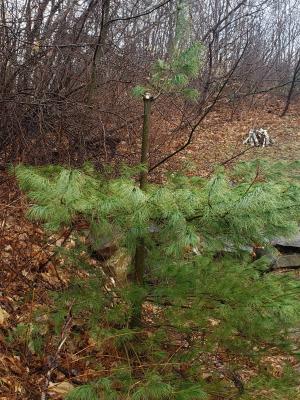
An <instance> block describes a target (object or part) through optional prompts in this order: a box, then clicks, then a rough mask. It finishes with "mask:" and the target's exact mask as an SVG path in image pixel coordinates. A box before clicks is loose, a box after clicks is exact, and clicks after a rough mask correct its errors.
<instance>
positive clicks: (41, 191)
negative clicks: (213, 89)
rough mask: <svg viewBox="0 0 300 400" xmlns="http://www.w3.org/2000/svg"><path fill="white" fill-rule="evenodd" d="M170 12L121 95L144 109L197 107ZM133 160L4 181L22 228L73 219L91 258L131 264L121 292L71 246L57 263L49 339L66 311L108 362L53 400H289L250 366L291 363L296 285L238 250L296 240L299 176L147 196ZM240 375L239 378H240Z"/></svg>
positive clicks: (227, 177)
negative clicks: (185, 103)
mask: <svg viewBox="0 0 300 400" xmlns="http://www.w3.org/2000/svg"><path fill="white" fill-rule="evenodd" d="M179 3H180V5H181V6H180V9H179V10H178V21H179V24H178V29H177V33H176V37H175V41H174V46H173V53H172V56H171V57H170V59H169V60H167V61H165V60H159V61H158V62H157V63H156V64H155V65H154V67H153V70H152V74H151V78H150V80H149V82H148V85H147V86H145V87H143V86H138V87H137V88H135V90H134V92H135V94H136V95H138V96H144V101H145V100H146V101H148V100H150V98H148V97H147V95H146V93H148V92H149V91H150V92H151V96H154V98H155V97H157V96H159V95H160V94H161V93H163V92H168V93H181V94H182V95H184V96H188V97H189V98H190V99H195V98H197V95H198V93H197V92H196V91H195V90H194V89H192V88H190V82H191V81H192V80H193V78H194V77H195V76H196V75H197V73H198V71H199V68H200V66H201V51H202V47H201V45H200V44H199V43H196V44H195V43H194V44H191V45H190V46H189V47H185V46H184V44H183V36H182V29H181V28H180V25H182V24H184V23H183V21H184V20H185V18H186V15H187V13H186V10H185V8H184V7H183V4H182V3H183V2H179ZM184 40H185V41H186V38H184ZM151 101H152V100H151ZM145 114H146V112H145ZM148 122H149V120H147V121H146V123H148ZM144 145H146V149H147V146H148V143H144ZM146 153H147V152H146V151H145V153H144V155H145V157H142V164H143V165H142V166H141V167H137V168H134V169H129V168H128V169H126V170H125V171H124V172H123V173H122V174H120V176H119V177H117V178H114V179H111V178H107V177H106V176H105V175H104V174H100V173H98V172H97V171H95V170H94V169H93V167H92V166H90V165H85V166H84V167H83V168H81V169H71V168H65V167H63V166H46V167H38V168H33V167H25V166H21V165H20V166H17V167H16V169H15V173H16V176H17V179H18V181H19V183H20V186H21V188H22V189H23V190H24V191H26V192H27V193H28V197H29V198H30V199H31V201H32V203H33V205H32V206H31V209H30V211H29V217H30V218H33V219H35V220H39V221H43V222H44V223H45V227H46V229H48V230H50V231H56V230H59V229H60V228H62V227H64V226H68V227H69V226H71V225H72V227H73V229H74V227H75V226H76V220H77V219H78V218H80V219H84V220H85V221H86V224H87V226H88V227H89V231H90V237H92V238H93V243H94V245H95V246H97V244H98V243H101V242H103V241H104V240H105V238H107V237H115V238H117V241H118V246H119V248H120V249H122V251H123V252H124V253H125V254H126V256H128V259H131V260H132V261H131V263H130V265H128V271H127V280H126V281H125V282H122V284H120V282H118V281H116V282H115V285H111V280H109V277H108V276H107V274H106V271H105V266H104V265H102V268H95V267H94V266H91V265H90V264H89V262H88V258H87V253H88V251H89V249H88V248H84V247H83V245H82V243H80V241H78V245H77V247H76V248H75V249H71V250H68V251H67V250H66V251H65V252H64V254H61V256H62V257H63V258H64V260H65V266H66V268H68V269H69V271H70V272H72V275H73V279H72V280H71V281H70V282H69V285H68V287H67V288H66V289H65V290H64V291H63V292H54V293H53V309H52V312H51V316H52V320H53V325H54V327H55V332H56V333H57V334H58V333H59V331H60V329H61V328H62V326H63V321H64V318H65V316H66V315H67V313H68V310H69V306H70V302H71V303H72V304H73V308H72V314H73V317H74V319H75V320H77V321H78V323H79V321H80V326H81V329H84V331H85V332H86V335H87V336H88V337H89V338H90V339H91V340H93V342H94V343H95V345H96V346H97V347H98V349H99V352H100V353H101V352H103V353H104V352H105V351H106V349H107V348H109V349H110V350H109V351H110V352H111V351H112V349H115V352H116V353H117V354H118V355H121V356H119V357H118V358H117V359H116V360H115V362H114V366H113V367H111V369H110V370H107V369H106V370H105V371H103V372H102V373H101V378H100V379H98V380H95V381H93V382H91V383H90V384H85V385H82V386H80V387H78V388H76V389H75V390H74V391H72V392H71V393H70V394H69V395H68V396H67V399H68V400H94V399H106V400H107V399H108V400H109V399H116V400H123V399H124V400H125V399H126V400H161V399H170V400H197V399H206V398H207V399H231V398H234V397H237V396H238V397H239V398H241V399H244V400H250V399H251V400H252V399H253V400H254V399H257V398H274V399H281V400H284V399H294V398H295V393H296V387H297V384H298V383H297V377H296V376H295V374H294V373H293V370H292V369H291V368H289V366H288V363H286V369H285V371H284V372H283V373H282V376H281V377H277V378H275V377H274V376H272V373H271V372H270V371H268V370H267V369H266V368H265V366H264V357H265V355H268V354H270V352H271V353H272V352H275V353H276V352H278V351H280V352H281V354H284V355H290V354H291V353H295V349H294V346H293V345H292V342H291V340H290V336H291V329H293V328H294V327H295V326H296V325H297V323H299V315H300V313H299V311H300V309H299V308H300V306H299V284H298V283H297V281H295V280H294V279H293V278H292V277H290V276H288V275H286V274H285V275H280V274H272V273H270V271H269V266H268V260H267V259H264V258H262V259H260V260H257V261H253V259H252V256H251V254H250V252H249V247H250V248H251V246H252V245H266V246H267V245H268V244H269V242H270V240H271V239H272V238H273V237H274V236H279V235H285V236H288V235H290V234H293V233H294V232H295V231H296V230H297V228H298V224H299V221H300V207H299V205H300V204H299V200H300V184H299V175H298V174H299V169H300V164H299V163H283V162H278V163H275V164H274V163H273V164H269V163H268V162H265V161H263V160H258V161H253V162H244V163H239V164H237V165H236V166H235V168H233V169H232V170H230V171H225V170H224V169H222V168H220V169H218V170H216V172H215V174H214V175H213V176H212V177H211V178H209V179H204V178H202V177H199V176H193V177H190V176H185V175H184V174H174V173H173V174H169V176H167V177H166V181H165V182H164V184H163V185H160V184H153V183H151V184H150V183H149V182H147V169H148V166H147V154H146ZM138 173H139V174H140V179H139V181H138V182H137V180H136V179H135V177H136V175H137V174H138ZM78 233H79V236H82V235H81V232H80V231H79V232H78ZM139 246H140V247H141V248H142V256H143V257H142V258H143V268H142V269H140V271H139V273H140V276H139V277H138V279H137V278H136V277H135V275H136V260H137V248H139ZM138 261H139V262H140V259H139V260H138ZM82 271H84V272H85V273H84V274H83V273H82ZM108 287H109V290H108ZM136 319H138V322H139V324H135V323H134V324H133V323H132V321H135V320H136ZM99 357H100V359H101V356H99ZM124 360H126V361H124ZM100 361H101V360H95V362H97V363H98V362H100ZM247 369H248V370H251V372H252V373H251V374H249V376H248V377H247V378H244V376H243V375H247V373H246V372H247ZM253 371H254V373H253ZM262 393H263V395H262V396H263V397H260V396H261V394H262Z"/></svg>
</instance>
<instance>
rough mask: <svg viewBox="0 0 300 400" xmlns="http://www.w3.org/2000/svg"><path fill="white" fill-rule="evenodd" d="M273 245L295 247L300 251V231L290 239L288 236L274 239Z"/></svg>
mask: <svg viewBox="0 0 300 400" xmlns="http://www.w3.org/2000/svg"><path fill="white" fill-rule="evenodd" d="M272 244H273V246H281V247H293V248H295V249H299V251H300V232H298V233H297V234H296V235H295V236H293V237H291V238H290V239H287V238H276V239H274V240H272Z"/></svg>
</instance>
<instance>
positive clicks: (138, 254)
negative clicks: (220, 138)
mask: <svg viewBox="0 0 300 400" xmlns="http://www.w3.org/2000/svg"><path fill="white" fill-rule="evenodd" d="M143 100H144V121H143V132H142V149H141V164H143V165H144V167H145V169H144V170H143V171H142V172H141V174H140V188H141V189H142V190H145V188H146V185H147V178H148V170H149V132H150V117H151V103H152V101H153V97H152V96H151V94H150V93H146V94H145V95H144V98H143ZM145 260H146V247H145V241H144V238H142V237H141V238H139V239H138V243H137V246H136V251H135V257H134V273H133V283H134V284H135V285H137V286H139V287H141V288H142V286H143V284H144V274H145ZM143 300H144V299H143V297H142V295H141V296H139V297H138V299H137V300H136V302H135V304H134V305H133V312H132V319H131V327H137V326H140V325H141V319H142V306H143Z"/></svg>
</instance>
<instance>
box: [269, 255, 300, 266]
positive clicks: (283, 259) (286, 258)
mask: <svg viewBox="0 0 300 400" xmlns="http://www.w3.org/2000/svg"><path fill="white" fill-rule="evenodd" d="M280 268H291V269H294V268H300V254H286V255H283V256H280V257H278V258H277V260H276V262H275V265H274V266H273V269H280Z"/></svg>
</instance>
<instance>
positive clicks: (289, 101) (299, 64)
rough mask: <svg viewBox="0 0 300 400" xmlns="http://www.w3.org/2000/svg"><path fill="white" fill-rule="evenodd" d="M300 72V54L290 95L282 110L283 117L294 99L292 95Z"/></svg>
mask: <svg viewBox="0 0 300 400" xmlns="http://www.w3.org/2000/svg"><path fill="white" fill-rule="evenodd" d="M299 73H300V56H299V59H298V61H297V64H296V66H295V69H294V74H293V78H292V83H291V87H290V90H289V93H288V96H287V99H286V103H285V107H284V110H283V111H282V113H281V115H280V116H281V117H284V116H285V114H286V113H287V112H288V110H289V107H290V104H291V100H292V95H293V92H294V89H295V86H296V81H297V76H298V74H299Z"/></svg>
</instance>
